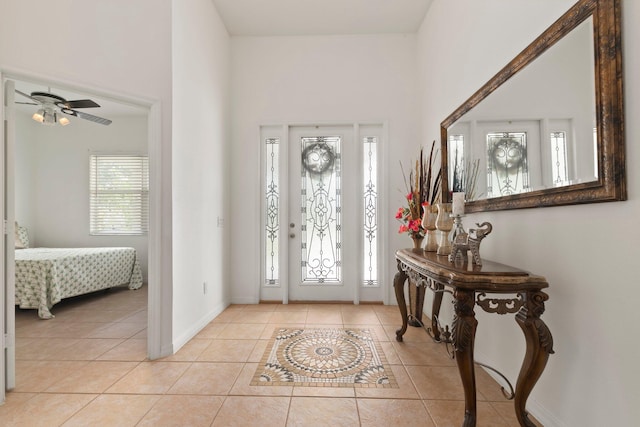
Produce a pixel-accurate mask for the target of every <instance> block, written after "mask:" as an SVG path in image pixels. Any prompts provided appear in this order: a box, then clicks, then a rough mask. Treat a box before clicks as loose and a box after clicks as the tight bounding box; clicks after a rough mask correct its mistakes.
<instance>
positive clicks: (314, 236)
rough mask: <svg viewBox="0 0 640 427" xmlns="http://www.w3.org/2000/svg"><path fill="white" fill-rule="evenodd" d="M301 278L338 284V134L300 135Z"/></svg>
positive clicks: (340, 258)
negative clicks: (301, 136)
mask: <svg viewBox="0 0 640 427" xmlns="http://www.w3.org/2000/svg"><path fill="white" fill-rule="evenodd" d="M300 142H301V151H302V159H301V160H302V168H301V170H302V174H301V175H302V176H301V191H300V196H301V197H300V199H301V206H300V215H301V227H300V231H301V233H300V234H301V244H300V250H301V254H302V261H301V275H302V282H303V283H304V284H307V285H321V284H338V283H340V282H341V279H342V278H341V275H342V270H341V268H342V253H341V252H342V230H341V226H342V225H341V197H342V195H341V188H340V177H341V173H340V168H341V156H340V150H341V147H340V145H341V142H342V141H341V138H340V137H339V136H322V137H303V138H301V141H300Z"/></svg>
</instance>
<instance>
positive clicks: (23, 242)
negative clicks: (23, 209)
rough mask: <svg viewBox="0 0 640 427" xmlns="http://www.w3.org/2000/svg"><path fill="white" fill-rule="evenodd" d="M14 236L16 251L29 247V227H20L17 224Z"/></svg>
mask: <svg viewBox="0 0 640 427" xmlns="http://www.w3.org/2000/svg"><path fill="white" fill-rule="evenodd" d="M14 234H15V236H14V240H15V245H16V249H26V248H28V247H29V230H27V227H23V226H21V225H18V223H17V222H16V229H15V233H14Z"/></svg>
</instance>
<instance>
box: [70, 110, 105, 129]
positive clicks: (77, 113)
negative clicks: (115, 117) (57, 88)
mask: <svg viewBox="0 0 640 427" xmlns="http://www.w3.org/2000/svg"><path fill="white" fill-rule="evenodd" d="M60 111H62V112H63V113H64V114H68V115H70V116H75V117H79V118H81V119H85V120H89V121H91V122H95V123H100V124H101V125H105V126H108V125H110V124H111V123H112V122H111V120H109V119H104V118H102V117H98V116H94V115H93V114H87V113H83V112H82V111H76V110H71V109H69V108H62V109H61V110H60Z"/></svg>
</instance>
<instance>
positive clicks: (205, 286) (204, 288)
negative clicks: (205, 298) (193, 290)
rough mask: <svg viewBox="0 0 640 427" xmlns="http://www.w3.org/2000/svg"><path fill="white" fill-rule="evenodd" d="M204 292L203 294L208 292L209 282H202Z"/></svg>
mask: <svg viewBox="0 0 640 427" xmlns="http://www.w3.org/2000/svg"><path fill="white" fill-rule="evenodd" d="M202 293H203V294H206V293H207V282H202Z"/></svg>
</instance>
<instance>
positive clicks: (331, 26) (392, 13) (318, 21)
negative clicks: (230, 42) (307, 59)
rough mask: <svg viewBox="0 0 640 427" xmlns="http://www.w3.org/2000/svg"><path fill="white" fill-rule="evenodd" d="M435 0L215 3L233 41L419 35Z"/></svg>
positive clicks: (240, 0) (249, 0)
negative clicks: (362, 35)
mask: <svg viewBox="0 0 640 427" xmlns="http://www.w3.org/2000/svg"><path fill="white" fill-rule="evenodd" d="M432 1H433V0H213V3H214V4H215V5H216V7H217V9H218V11H219V12H220V15H221V16H222V20H223V21H224V23H225V25H226V27H227V31H229V34H231V35H232V36H292V35H329V34H389V33H415V32H417V31H418V29H419V28H420V24H421V23H422V20H423V19H424V16H425V14H426V13H427V9H429V6H430V5H431V2H432Z"/></svg>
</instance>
